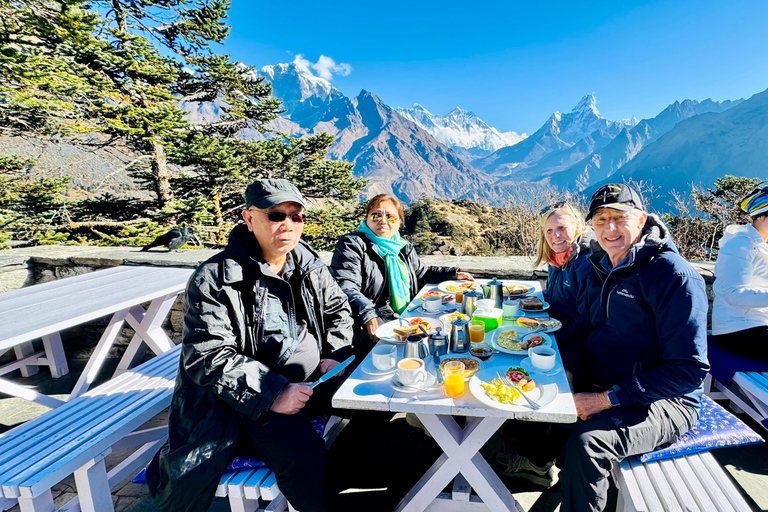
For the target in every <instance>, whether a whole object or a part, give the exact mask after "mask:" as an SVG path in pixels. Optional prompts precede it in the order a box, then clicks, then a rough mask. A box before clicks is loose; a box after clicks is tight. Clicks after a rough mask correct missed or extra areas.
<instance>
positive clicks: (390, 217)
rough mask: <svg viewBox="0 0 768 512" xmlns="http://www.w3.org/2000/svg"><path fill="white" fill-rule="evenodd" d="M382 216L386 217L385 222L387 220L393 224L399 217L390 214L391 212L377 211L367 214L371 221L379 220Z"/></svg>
mask: <svg viewBox="0 0 768 512" xmlns="http://www.w3.org/2000/svg"><path fill="white" fill-rule="evenodd" d="M384 217H386V218H387V222H389V223H390V224H394V223H395V222H397V221H398V220H399V219H400V217H398V216H397V215H392V214H391V213H386V214H382V213H379V212H373V213H371V214H369V215H368V218H369V219H371V221H373V222H379V221H380V220H381V219H383V218H384Z"/></svg>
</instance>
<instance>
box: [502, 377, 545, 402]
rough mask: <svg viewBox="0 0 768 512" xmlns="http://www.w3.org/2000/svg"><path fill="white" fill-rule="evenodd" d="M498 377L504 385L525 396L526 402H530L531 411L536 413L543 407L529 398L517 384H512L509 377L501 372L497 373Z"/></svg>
mask: <svg viewBox="0 0 768 512" xmlns="http://www.w3.org/2000/svg"><path fill="white" fill-rule="evenodd" d="M496 375H498V376H499V379H500V380H501V382H502V383H503V384H505V385H507V386H509V387H512V388H515V389H516V390H518V391H519V392H520V394H521V395H523V398H525V401H526V402H528V405H530V406H531V409H533V410H534V411H535V410H537V409H540V408H541V406H540V405H539V404H537V403H536V402H534V401H533V400H531V399H530V398H528V395H526V394H525V391H523V388H521V387H520V386H518V385H517V383H516V382H512V380H510V379H509V378H508V377H506V376H502V375H501V372H496Z"/></svg>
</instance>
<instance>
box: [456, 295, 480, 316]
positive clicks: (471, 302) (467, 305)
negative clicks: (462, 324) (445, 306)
mask: <svg viewBox="0 0 768 512" xmlns="http://www.w3.org/2000/svg"><path fill="white" fill-rule="evenodd" d="M482 298H483V293H482V292H475V291H469V292H464V302H462V303H461V307H462V309H461V312H462V313H464V314H465V315H467V316H472V313H474V312H475V307H476V306H475V302H476V301H478V300H480V299H482Z"/></svg>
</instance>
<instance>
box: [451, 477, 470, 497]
mask: <svg viewBox="0 0 768 512" xmlns="http://www.w3.org/2000/svg"><path fill="white" fill-rule="evenodd" d="M471 493H472V488H471V487H470V486H469V482H467V479H466V478H464V475H462V474H461V473H459V474H458V475H456V478H454V479H453V489H452V490H451V496H452V498H453V499H454V500H455V501H469V496H470V494H471Z"/></svg>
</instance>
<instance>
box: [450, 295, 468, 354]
mask: <svg viewBox="0 0 768 512" xmlns="http://www.w3.org/2000/svg"><path fill="white" fill-rule="evenodd" d="M465 300H466V294H465ZM468 350H469V322H467V321H466V320H464V319H463V318H457V319H456V320H454V321H453V322H451V352H454V353H461V352H467V351H468Z"/></svg>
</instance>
